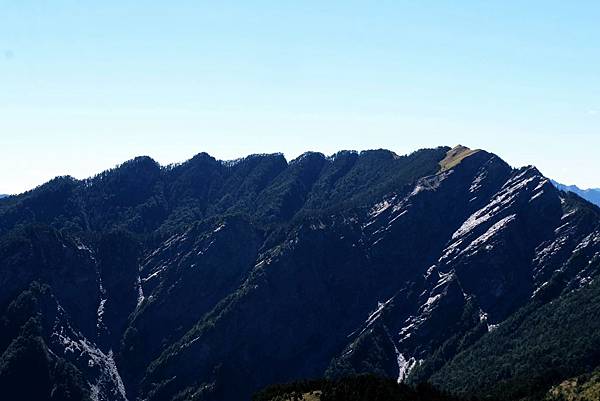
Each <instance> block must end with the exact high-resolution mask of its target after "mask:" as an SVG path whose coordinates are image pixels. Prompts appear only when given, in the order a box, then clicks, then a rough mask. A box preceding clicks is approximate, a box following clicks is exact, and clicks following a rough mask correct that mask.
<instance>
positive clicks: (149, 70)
mask: <svg viewBox="0 0 600 401" xmlns="http://www.w3.org/2000/svg"><path fill="white" fill-rule="evenodd" d="M598 21H600V2H597V1H573V2H565V1H560V2H559V1H528V2H522V1H518V2H517V1H460V2H456V1H430V2H417V1H399V0H396V1H351V0H349V1H329V2H323V1H302V2H281V1H277V2H276V1H249V0H247V1H243V2H242V1H240V2H234V1H224V2H212V1H211V2H205V1H177V0H174V1H168V2H167V1H145V2H140V1H127V0H125V1H113V0H105V1H102V2H98V1H86V0H79V1H65V0H53V1H43V0H38V1H29V0H9V1H7V0H0V138H1V142H0V193H2V192H7V193H16V192H20V191H23V190H26V189H29V188H31V187H34V186H35V185H38V184H40V183H42V182H44V181H46V180H48V179H49V178H51V177H53V176H56V175H63V174H70V175H73V176H75V177H77V178H83V177H86V176H89V175H91V174H94V173H96V172H99V171H100V170H103V169H106V168H109V167H112V166H114V165H115V164H117V163H120V162H122V161H125V160H127V159H130V158H132V157H133V156H136V155H142V154H147V155H150V156H152V157H154V158H155V159H156V160H158V161H159V162H161V163H163V164H166V163H171V162H177V161H183V160H185V159H188V158H190V157H191V156H193V155H194V154H196V153H198V152H201V151H206V152H209V153H211V154H212V155H214V156H215V157H218V158H223V159H230V158H236V157H239V156H243V155H246V154H250V153H258V152H260V153H267V152H277V151H280V152H284V153H285V154H286V156H288V157H289V158H292V157H295V156H297V155H298V154H300V153H302V152H304V151H306V150H316V151H321V152H324V153H326V154H330V153H333V152H335V151H336V150H340V149H358V150H361V149H369V148H389V149H391V150H394V151H395V152H397V153H400V154H403V153H408V152H410V151H412V150H415V149H417V148H421V147H433V146H438V145H455V144H458V143H461V144H464V145H467V146H470V147H479V148H485V149H487V150H490V151H493V152H495V153H497V154H499V155H500V156H502V157H503V158H504V159H505V160H507V161H508V162H509V163H511V164H513V165H515V166H520V165H525V164H535V165H536V166H538V167H539V168H540V169H541V170H542V172H543V173H545V174H546V175H547V176H550V177H552V178H555V179H557V180H560V181H563V182H565V183H572V184H577V185H580V186H582V187H590V186H595V187H600V174H599V173H600V168H598V164H597V160H598V154H599V149H600V68H599V66H600V51H598V44H599V43H600V24H598Z"/></svg>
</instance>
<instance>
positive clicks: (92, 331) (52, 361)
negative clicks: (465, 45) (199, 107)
mask: <svg viewBox="0 0 600 401" xmlns="http://www.w3.org/2000/svg"><path fill="white" fill-rule="evenodd" d="M599 272H600V209H599V208H597V207H595V206H593V205H591V204H590V203H588V202H585V201H583V200H582V199H581V198H580V197H579V196H577V195H575V194H572V193H571V192H561V191H559V190H557V189H556V188H555V187H554V186H553V185H552V184H551V182H550V181H549V180H548V179H547V178H545V177H544V176H543V175H542V174H541V173H540V172H539V171H538V170H537V169H536V168H535V167H532V166H528V167H523V168H518V169H514V168H512V167H510V166H509V165H508V164H507V163H505V162H504V161H503V160H502V159H501V158H499V157H498V156H496V155H494V154H492V153H488V152H486V151H483V150H471V149H468V148H465V147H462V146H458V147H455V148H453V149H450V148H448V147H440V148H436V149H424V150H419V151H417V152H414V153H412V154H409V155H406V156H399V155H396V154H395V153H393V152H391V151H387V150H372V151H364V152H360V153H359V152H353V151H342V152H338V153H336V154H334V155H332V156H324V155H322V154H320V153H306V154H304V155H302V156H300V157H299V158H297V159H294V160H292V161H287V160H286V159H285V158H284V157H283V155H281V154H265V155H252V156H248V157H246V158H243V159H240V160H236V161H227V162H225V161H220V160H216V159H214V158H213V157H211V156H209V155H207V154H206V153H201V154H198V155H197V156H195V157H194V158H192V159H191V160H188V161H186V162H184V163H181V164H177V165H172V166H168V167H163V166H160V165H159V164H157V163H156V162H155V161H154V160H152V159H150V158H149V157H138V158H135V159H133V160H130V161H128V162H126V163H124V164H122V165H121V166H118V167H117V168H115V169H112V170H109V171H105V172H103V173H101V174H99V175H97V176H95V177H93V178H90V179H87V180H83V181H80V180H75V179H73V178H71V177H57V178H56V179H54V180H52V181H50V182H48V183H46V184H44V185H42V186H40V187H38V188H36V189H34V190H32V191H29V192H26V193H24V194H21V195H17V196H12V197H10V198H8V199H4V200H2V201H1V202H0V326H1V327H0V354H1V356H0V391H1V392H2V394H3V397H4V398H6V399H36V400H50V399H52V400H56V399H70V400H87V399H94V400H110V401H122V400H131V401H133V400H148V401H176V400H189V399H195V400H204V401H209V400H210V401H230V400H231V401H233V400H236V401H237V400H247V399H249V398H250V396H251V394H253V393H254V392H256V391H257V390H259V389H261V388H264V387H265V386H268V385H270V384H273V383H285V382H292V381H297V380H303V379H306V378H318V377H326V378H327V379H328V380H327V381H324V382H322V383H330V384H331V383H334V384H331V385H332V386H333V387H332V388H338V384H339V383H344V382H343V381H342V382H340V381H338V379H339V378H341V377H347V376H356V375H361V374H363V373H370V374H374V375H377V376H382V377H387V378H392V379H394V380H399V381H404V382H406V383H409V384H413V383H420V382H424V381H427V382H430V383H433V385H434V386H436V387H437V388H439V389H440V390H442V391H449V392H452V393H456V394H459V395H461V396H467V397H470V396H479V397H482V398H489V397H495V396H498V395H501V396H502V397H508V398H506V399H527V397H538V398H539V397H544V396H546V395H548V396H550V394H551V391H553V389H555V387H556V386H558V385H560V384H561V383H564V382H565V381H569V380H573V378H577V377H580V376H581V375H585V374H588V373H590V372H593V371H594V370H595V369H597V368H599V367H600V323H599V322H600V320H599V319H597V318H596V317H597V316H600V280H598V274H599ZM356 380H357V381H350V382H348V385H347V386H346V385H345V384H343V385H342V386H341V387H339V388H340V389H342V390H343V389H349V390H348V391H351V392H353V393H356V392H355V391H354V390H353V389H356V391H362V390H363V388H362V387H361V385H360V380H361V379H356ZM31 383H36V386H31ZM336 383H338V384H336ZM356 383H359V385H358V386H357V385H356ZM381 383H382V384H381V386H383V387H381V389H383V390H385V388H388V387H387V384H385V382H381ZM375 385H377V386H379V384H376V383H375ZM403 389H404V390H403ZM313 390H314V391H316V390H319V391H321V390H323V388H320V389H313ZM313 390H311V391H313ZM323 391H324V390H323ZM344 391H345V390H344ZM386 391H387V390H386ZM390 391H393V392H396V391H401V392H402V391H404V392H406V391H408V390H406V388H405V387H398V388H395V387H394V388H393V389H391V388H390ZM269 394H270V393H269ZM322 394H323V395H324V397H325V395H326V394H329V393H327V392H325V391H324V392H323V393H322ZM263 395H264V393H263ZM61 397H62V398H61ZM311 397H313V398H314V397H316V395H315V394H311ZM325 398H326V397H325ZM400 399H402V398H400Z"/></svg>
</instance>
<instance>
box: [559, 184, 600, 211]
mask: <svg viewBox="0 0 600 401" xmlns="http://www.w3.org/2000/svg"><path fill="white" fill-rule="evenodd" d="M552 183H553V184H554V185H555V186H556V187H557V188H558V189H560V190H561V191H571V192H574V193H576V194H577V195H579V196H581V197H582V198H583V199H586V200H588V201H590V202H592V203H593V204H595V205H597V206H600V189H598V188H589V189H581V188H579V187H578V186H576V185H564V184H561V183H559V182H556V181H554V180H552Z"/></svg>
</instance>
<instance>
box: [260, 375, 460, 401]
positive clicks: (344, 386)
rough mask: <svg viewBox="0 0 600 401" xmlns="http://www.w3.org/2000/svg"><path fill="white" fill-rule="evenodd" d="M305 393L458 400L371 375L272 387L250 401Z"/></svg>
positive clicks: (327, 399)
mask: <svg viewBox="0 0 600 401" xmlns="http://www.w3.org/2000/svg"><path fill="white" fill-rule="evenodd" d="M306 393H314V394H320V395H319V398H318V399H319V400H320V401H458V400H459V399H458V398H455V397H453V396H451V395H448V394H445V393H443V392H441V391H438V390H436V389H435V388H433V387H431V386H429V385H427V384H421V385H418V386H416V387H409V386H407V385H405V384H398V383H397V382H396V381H394V380H391V379H384V378H379V377H376V376H371V375H360V376H351V377H344V378H341V379H338V380H334V381H330V380H311V381H300V382H296V383H290V384H283V385H275V386H270V387H268V388H266V389H265V390H262V391H261V392H259V393H257V394H255V395H254V397H253V398H252V401H295V400H299V401H301V400H302V399H303V398H302V395H303V394H306Z"/></svg>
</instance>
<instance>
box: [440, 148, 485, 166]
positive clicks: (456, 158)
mask: <svg viewBox="0 0 600 401" xmlns="http://www.w3.org/2000/svg"><path fill="white" fill-rule="evenodd" d="M480 151H481V150H480V149H470V148H468V147H466V146H463V145H456V146H455V147H453V148H452V149H450V150H449V151H448V153H446V157H445V158H444V159H443V160H442V161H440V171H447V170H450V169H451V168H453V167H455V166H457V165H458V164H460V163H461V162H462V161H463V160H464V159H466V158H467V157H469V156H472V155H474V154H475V153H478V152H480Z"/></svg>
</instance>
